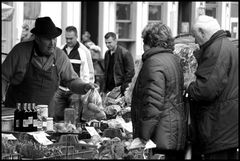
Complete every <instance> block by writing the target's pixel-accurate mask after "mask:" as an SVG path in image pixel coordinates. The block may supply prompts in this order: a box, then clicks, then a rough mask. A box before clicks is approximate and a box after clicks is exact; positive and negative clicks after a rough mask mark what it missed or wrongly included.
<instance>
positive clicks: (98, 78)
mask: <svg viewBox="0 0 240 161" xmlns="http://www.w3.org/2000/svg"><path fill="white" fill-rule="evenodd" d="M90 38H91V35H90V33H89V32H88V31H85V32H83V34H82V43H83V44H84V45H85V46H86V47H87V48H88V49H89V50H90V52H91V56H92V61H93V68H94V75H95V82H94V83H96V84H98V85H99V92H103V83H104V59H103V58H102V56H101V48H100V47H99V46H98V45H96V44H95V43H94V42H93V41H92V40H91V39H90Z"/></svg>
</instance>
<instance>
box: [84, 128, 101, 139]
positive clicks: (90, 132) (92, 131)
mask: <svg viewBox="0 0 240 161" xmlns="http://www.w3.org/2000/svg"><path fill="white" fill-rule="evenodd" d="M86 130H87V131H88V133H89V134H90V135H91V136H93V135H98V136H99V137H100V135H99V134H98V132H97V131H96V130H95V128H94V127H91V126H86Z"/></svg>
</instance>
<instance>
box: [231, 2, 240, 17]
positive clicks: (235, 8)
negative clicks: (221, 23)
mask: <svg viewBox="0 0 240 161" xmlns="http://www.w3.org/2000/svg"><path fill="white" fill-rule="evenodd" d="M231 17H235V18H238V2H237V3H236V2H231Z"/></svg>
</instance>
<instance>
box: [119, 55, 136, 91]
mask: <svg viewBox="0 0 240 161" xmlns="http://www.w3.org/2000/svg"><path fill="white" fill-rule="evenodd" d="M123 66H124V73H125V77H124V81H123V84H122V86H121V90H122V92H124V91H125V89H126V88H127V87H128V83H130V82H131V81H132V78H133V76H134V74H135V69H134V61H133V57H132V54H131V53H129V52H128V51H127V52H126V53H124V56H123Z"/></svg>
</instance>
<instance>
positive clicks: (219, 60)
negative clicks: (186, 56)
mask: <svg viewBox="0 0 240 161" xmlns="http://www.w3.org/2000/svg"><path fill="white" fill-rule="evenodd" d="M198 55H199V57H198V59H197V60H198V68H197V71H196V73H195V75H196V81H195V82H192V83H191V84H190V85H189V87H188V93H189V94H190V96H191V98H192V99H193V101H194V102H193V103H194V107H193V109H192V111H193V113H194V116H193V117H194V118H195V120H194V121H195V122H196V124H197V125H196V126H197V132H196V133H197V134H199V142H200V143H199V146H200V147H201V149H202V151H203V153H211V152H216V151H220V150H224V149H229V148H236V147H238V108H239V106H238V49H237V48H236V46H234V44H232V43H231V42H230V41H229V39H228V38H227V37H226V33H225V32H224V31H222V30H220V31H218V32H216V33H215V34H214V35H213V36H212V37H211V38H210V40H209V41H208V42H206V43H205V44H204V45H203V46H201V48H200V52H199V53H198Z"/></svg>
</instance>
